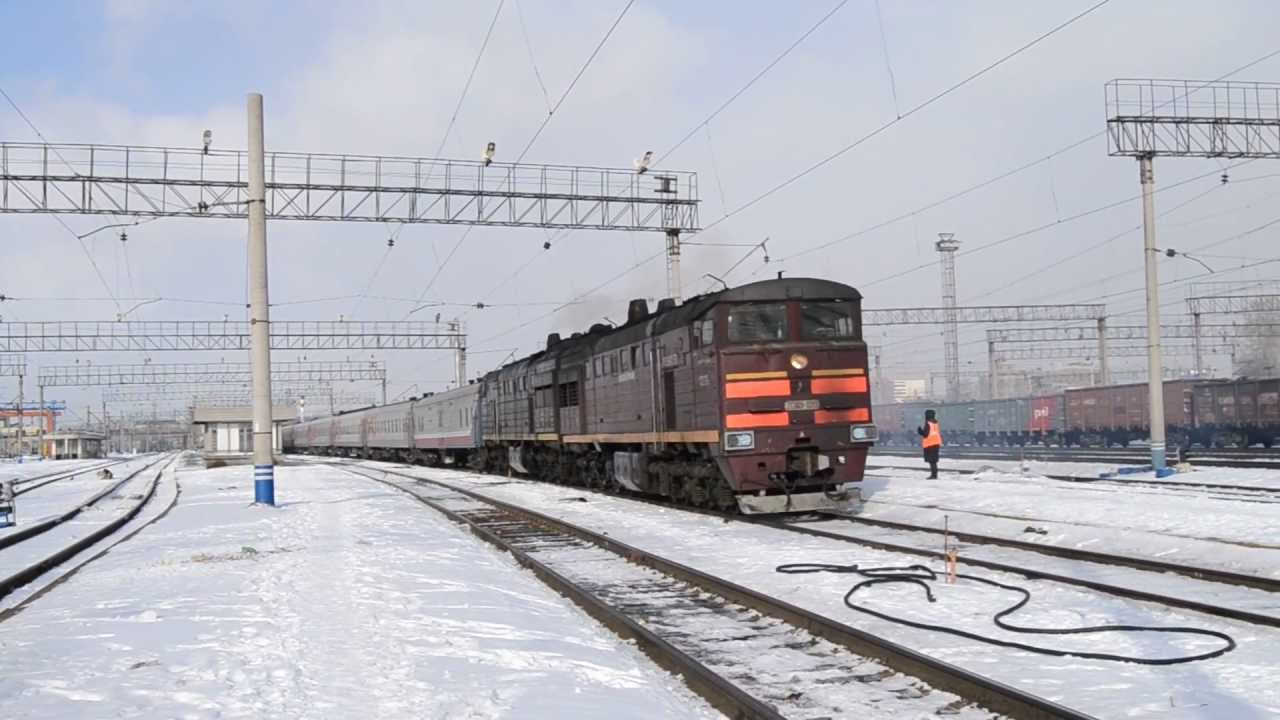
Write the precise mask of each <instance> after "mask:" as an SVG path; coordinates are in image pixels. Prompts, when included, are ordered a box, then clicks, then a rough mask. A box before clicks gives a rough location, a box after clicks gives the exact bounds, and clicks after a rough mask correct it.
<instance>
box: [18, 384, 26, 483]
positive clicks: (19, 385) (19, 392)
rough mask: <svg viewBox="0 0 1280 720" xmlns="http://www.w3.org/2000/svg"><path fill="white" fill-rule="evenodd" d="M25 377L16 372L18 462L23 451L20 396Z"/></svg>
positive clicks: (21, 399) (19, 462)
mask: <svg viewBox="0 0 1280 720" xmlns="http://www.w3.org/2000/svg"><path fill="white" fill-rule="evenodd" d="M25 379H26V377H25V376H24V375H23V374H22V373H18V464H22V455H23V451H22V440H23V438H22V423H23V422H24V421H23V418H22V401H23V397H22V386H23V385H24V384H25V383H24V382H23V381H24V380H25Z"/></svg>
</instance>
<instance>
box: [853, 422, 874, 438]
mask: <svg viewBox="0 0 1280 720" xmlns="http://www.w3.org/2000/svg"><path fill="white" fill-rule="evenodd" d="M849 440H851V441H852V442H875V441H876V426H875V425H853V426H851V427H850V428H849Z"/></svg>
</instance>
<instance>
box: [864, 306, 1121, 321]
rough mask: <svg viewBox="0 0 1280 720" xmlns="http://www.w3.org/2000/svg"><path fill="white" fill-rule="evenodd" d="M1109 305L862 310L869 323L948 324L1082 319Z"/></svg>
mask: <svg viewBox="0 0 1280 720" xmlns="http://www.w3.org/2000/svg"><path fill="white" fill-rule="evenodd" d="M1106 309H1107V306H1106V305H975V306H968V307H963V306H962V307H956V308H946V307H918V308H881V309H869V310H863V311H862V324H863V325H864V326H867V325H941V324H945V323H950V322H953V317H954V322H960V323H1006V322H1079V321H1085V320H1100V319H1102V318H1104V317H1106Z"/></svg>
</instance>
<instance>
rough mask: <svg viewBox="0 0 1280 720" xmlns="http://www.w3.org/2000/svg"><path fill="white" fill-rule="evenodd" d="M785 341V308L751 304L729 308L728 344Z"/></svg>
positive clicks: (779, 305) (776, 305)
mask: <svg viewBox="0 0 1280 720" xmlns="http://www.w3.org/2000/svg"><path fill="white" fill-rule="evenodd" d="M786 339H787V306H786V305H785V304H784V303H753V304H750V305H733V306H730V308H729V342H735V343H748V342H782V341H784V340H786Z"/></svg>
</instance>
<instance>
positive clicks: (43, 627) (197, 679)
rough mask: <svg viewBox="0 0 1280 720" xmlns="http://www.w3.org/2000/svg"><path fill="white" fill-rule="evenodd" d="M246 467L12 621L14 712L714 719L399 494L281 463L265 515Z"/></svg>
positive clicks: (494, 555)
mask: <svg viewBox="0 0 1280 720" xmlns="http://www.w3.org/2000/svg"><path fill="white" fill-rule="evenodd" d="M250 472H251V470H250V469H248V468H245V467H231V468H220V469H215V470H188V471H179V472H177V473H176V478H177V480H178V481H179V482H180V483H181V496H180V502H179V503H178V504H177V506H176V507H175V508H174V509H173V510H172V512H170V513H169V514H168V515H166V516H165V517H163V518H162V519H160V520H159V521H158V522H157V523H156V524H154V525H152V526H150V527H147V528H145V529H144V530H143V531H142V532H141V533H139V534H138V535H137V536H136V537H134V538H132V539H131V540H129V541H127V542H124V543H122V544H121V545H119V546H118V547H117V548H116V549H114V550H112V551H111V552H110V553H108V554H107V555H105V556H104V557H102V558H101V559H99V560H97V561H95V562H93V563H92V564H90V565H88V566H86V567H85V568H84V569H83V570H82V571H81V572H79V573H78V574H76V575H75V576H74V577H72V578H71V579H70V580H69V581H68V582H66V583H64V584H62V585H60V586H58V587H56V588H54V589H53V590H52V591H51V592H50V593H48V594H47V595H45V596H43V597H40V598H38V599H36V600H35V601H34V602H33V603H32V604H31V605H30V606H29V607H27V608H25V609H24V610H23V611H22V612H20V613H17V614H15V615H13V616H12V617H10V618H9V619H7V620H5V621H4V622H3V623H2V624H0V698H4V705H3V707H4V715H5V716H6V717H15V718H41V719H44V718H106V717H146V718H153V717H154V718H176V717H182V718H236V717H239V718H326V719H327V718H361V719H363V718H379V719H380V720H381V719H384V718H459V719H461V718H469V719H481V718H498V717H511V718H569V717H575V718H576V717H583V718H586V717H609V718H712V717H719V715H718V713H716V712H715V711H713V710H712V709H710V708H709V707H708V706H707V705H706V704H705V703H703V702H702V701H701V700H700V699H698V698H696V697H695V696H693V695H692V694H691V693H690V692H689V691H688V689H687V688H685V687H684V685H683V684H682V683H681V682H680V681H679V680H678V679H677V678H673V677H671V676H670V675H668V674H667V673H665V672H662V671H661V670H659V669H657V668H656V666H654V665H652V663H650V662H649V661H648V659H647V658H646V657H645V656H644V655H642V654H641V653H640V652H639V651H638V650H636V649H635V648H634V647H632V646H631V645H629V644H627V643H625V642H623V641H621V640H619V639H618V638H617V637H616V636H614V635H612V634H611V633H609V632H608V631H607V630H605V629H604V628H602V627H600V626H599V625H597V624H596V623H595V622H594V621H593V620H591V619H589V618H588V617H587V616H586V615H584V614H583V613H581V612H580V611H579V610H578V609H577V608H576V607H574V606H573V605H572V604H571V603H569V601H567V600H565V599H564V598H562V597H560V596H559V595H557V594H555V593H553V592H552V591H550V590H549V589H547V588H546V587H545V586H544V585H542V584H541V583H540V582H539V581H537V580H536V579H535V578H534V577H533V576H532V575H531V574H529V573H528V572H527V571H525V570H523V569H521V568H520V567H519V566H517V565H516V564H515V563H514V561H513V560H512V559H511V558H510V557H509V556H507V555H505V554H503V553H501V552H499V551H497V550H495V549H493V548H491V547H490V546H488V545H486V544H484V543H482V542H481V541H479V540H478V539H475V538H473V537H472V536H471V535H469V534H468V533H466V532H465V531H462V530H460V529H458V528H457V527H455V526H454V525H452V524H451V523H449V522H448V521H446V520H445V519H443V518H442V517H440V516H438V515H437V514H435V513H434V512H433V511H431V510H429V509H427V508H425V507H423V506H422V505H420V504H418V503H416V502H414V501H413V500H412V499H410V498H408V497H406V496H405V495H403V494H402V493H399V492H396V491H394V490H392V489H390V488H386V487H384V486H381V485H377V484H375V483H372V482H369V481H364V480H360V479H358V478H355V477H353V476H351V475H350V474H348V473H344V472H341V471H339V470H336V469H333V468H325V467H321V466H301V467H291V466H277V468H276V478H277V480H276V483H277V490H276V497H277V501H278V502H279V507H277V508H274V509H270V508H263V507H256V506H252V505H251V504H250V501H251V499H252V495H253V482H252V478H251V476H250ZM166 476H167V479H166V483H169V484H171V483H172V479H171V478H172V477H174V473H166ZM166 491H167V492H169V493H170V494H171V493H172V492H173V489H172V487H171V486H170V485H166Z"/></svg>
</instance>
